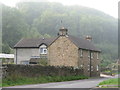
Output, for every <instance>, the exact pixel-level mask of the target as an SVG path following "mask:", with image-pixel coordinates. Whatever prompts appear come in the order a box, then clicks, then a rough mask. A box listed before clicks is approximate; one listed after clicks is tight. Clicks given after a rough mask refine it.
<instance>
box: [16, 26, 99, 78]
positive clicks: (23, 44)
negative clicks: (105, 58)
mask: <svg viewBox="0 0 120 90" xmlns="http://www.w3.org/2000/svg"><path fill="white" fill-rule="evenodd" d="M91 39H92V38H91V37H90V36H87V37H86V38H85V39H82V38H78V37H74V36H72V35H69V34H68V30H67V29H66V28H61V29H60V30H59V33H58V36H57V37H55V38H37V39H21V40H20V41H19V42H18V43H17V44H16V45H15V46H14V48H15V60H14V62H15V63H16V64H29V63H30V62H31V60H32V62H34V60H35V62H36V61H37V59H38V60H39V59H41V58H46V60H47V63H48V65H52V66H73V67H74V68H83V69H84V74H85V75H87V76H99V75H100V68H99V64H100V57H99V56H100V52H101V51H100V50H99V49H98V48H96V47H95V46H94V45H93V44H92V42H91Z"/></svg>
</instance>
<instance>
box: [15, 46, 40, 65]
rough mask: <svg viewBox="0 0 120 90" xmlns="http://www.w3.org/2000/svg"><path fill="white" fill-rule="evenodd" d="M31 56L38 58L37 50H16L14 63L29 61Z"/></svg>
mask: <svg viewBox="0 0 120 90" xmlns="http://www.w3.org/2000/svg"><path fill="white" fill-rule="evenodd" d="M31 56H39V48H17V49H15V59H14V63H16V64H21V61H28V60H30V58H31ZM16 59H17V60H16Z"/></svg>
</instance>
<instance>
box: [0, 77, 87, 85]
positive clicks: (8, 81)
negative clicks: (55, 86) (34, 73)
mask: <svg viewBox="0 0 120 90" xmlns="http://www.w3.org/2000/svg"><path fill="white" fill-rule="evenodd" d="M87 78H88V77H86V76H80V75H79V76H67V77H66V76H40V77H32V78H29V77H23V76H20V75H13V76H9V77H8V78H5V79H3V83H2V86H15V85H25V84H38V83H48V82H61V81H71V80H80V79H87Z"/></svg>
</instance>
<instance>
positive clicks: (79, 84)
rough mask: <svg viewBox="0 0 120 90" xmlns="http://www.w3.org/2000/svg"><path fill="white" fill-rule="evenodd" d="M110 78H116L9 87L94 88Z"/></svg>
mask: <svg viewBox="0 0 120 90" xmlns="http://www.w3.org/2000/svg"><path fill="white" fill-rule="evenodd" d="M109 78H115V77H104V78H92V79H84V80H75V81H66V82H55V83H46V84H34V85H22V86H12V87H7V88H94V87H96V86H97V85H98V84H99V83H100V82H102V81H104V80H106V79H109Z"/></svg>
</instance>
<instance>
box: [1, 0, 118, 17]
mask: <svg viewBox="0 0 120 90" xmlns="http://www.w3.org/2000/svg"><path fill="white" fill-rule="evenodd" d="M22 1H23V2H28V1H34V2H35V1H50V2H60V3H62V4H63V5H81V6H85V7H90V8H94V9H97V10H100V11H102V12H104V13H106V14H109V15H110V16H113V17H115V18H118V2H119V1H120V0H0V2H1V3H3V4H5V5H8V6H11V7H15V4H16V3H17V2H22Z"/></svg>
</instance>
